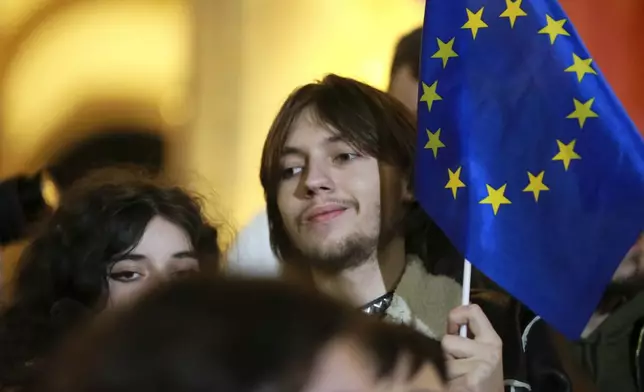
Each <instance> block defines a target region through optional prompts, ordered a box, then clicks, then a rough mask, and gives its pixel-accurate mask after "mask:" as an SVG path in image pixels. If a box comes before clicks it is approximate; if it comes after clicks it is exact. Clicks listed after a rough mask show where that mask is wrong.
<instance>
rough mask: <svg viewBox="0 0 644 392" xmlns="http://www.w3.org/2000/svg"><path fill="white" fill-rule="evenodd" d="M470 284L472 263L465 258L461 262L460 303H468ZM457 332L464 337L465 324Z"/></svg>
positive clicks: (465, 332)
mask: <svg viewBox="0 0 644 392" xmlns="http://www.w3.org/2000/svg"><path fill="white" fill-rule="evenodd" d="M471 286H472V264H470V262H469V261H468V260H467V259H465V261H464V263H463V289H462V292H461V305H469V304H470V288H471ZM459 334H460V335H461V336H462V337H464V338H466V337H467V325H466V324H464V325H461V328H460V330H459Z"/></svg>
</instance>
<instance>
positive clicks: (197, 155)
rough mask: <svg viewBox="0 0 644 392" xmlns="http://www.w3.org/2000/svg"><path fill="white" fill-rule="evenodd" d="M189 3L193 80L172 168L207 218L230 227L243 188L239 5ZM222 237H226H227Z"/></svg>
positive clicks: (214, 0) (225, 0)
mask: <svg viewBox="0 0 644 392" xmlns="http://www.w3.org/2000/svg"><path fill="white" fill-rule="evenodd" d="M193 1H194V18H195V23H194V26H195V35H194V76H193V80H192V82H191V86H190V88H191V94H190V96H189V98H188V103H187V105H188V110H189V111H190V113H191V116H192V120H191V121H190V123H189V124H188V126H187V129H186V130H185V132H182V133H180V134H179V137H178V138H177V141H176V142H175V151H174V154H173V161H174V165H173V166H175V167H179V168H180V170H182V171H183V175H182V177H183V179H184V181H186V183H187V184H188V185H189V186H191V187H193V188H194V189H196V190H197V191H198V192H199V193H201V194H202V195H203V196H204V197H205V198H206V201H207V212H208V213H209V215H210V216H211V217H212V218H214V220H215V221H219V220H221V219H222V218H223V219H224V220H226V221H228V223H230V224H231V226H236V222H235V219H234V210H235V199H236V196H237V194H238V193H239V192H240V191H239V189H240V187H241V186H243V184H239V183H238V181H237V178H236V177H237V176H236V170H235V168H236V165H237V161H238V159H239V157H238V143H239V110H240V102H239V100H240V99H239V88H240V74H241V28H242V23H241V22H242V18H241V16H242V15H241V14H242V6H241V4H242V3H241V1H237V0H193ZM179 139H180V140H179ZM223 234H224V237H230V235H231V234H232V231H231V230H229V232H227V233H223ZM223 240H224V242H227V241H229V240H230V238H223Z"/></svg>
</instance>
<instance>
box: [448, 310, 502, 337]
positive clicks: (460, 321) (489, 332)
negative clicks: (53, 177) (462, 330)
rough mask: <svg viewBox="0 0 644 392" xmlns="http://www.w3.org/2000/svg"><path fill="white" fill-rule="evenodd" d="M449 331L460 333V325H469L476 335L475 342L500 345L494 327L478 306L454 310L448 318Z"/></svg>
mask: <svg viewBox="0 0 644 392" xmlns="http://www.w3.org/2000/svg"><path fill="white" fill-rule="evenodd" d="M448 322H449V324H448V328H447V329H448V331H449V332H450V334H452V335H453V334H456V333H458V327H459V326H460V325H467V326H468V327H469V329H470V331H471V332H472V334H473V335H474V340H477V341H480V342H486V343H500V341H501V339H500V338H499V335H497V333H496V331H495V330H494V327H492V324H491V323H490V320H488V318H487V316H486V315H485V313H483V310H481V308H480V307H479V306H478V305H465V306H459V307H458V308H455V309H453V310H452V311H451V312H450V313H449V317H448Z"/></svg>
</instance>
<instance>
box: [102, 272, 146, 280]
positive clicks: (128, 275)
mask: <svg viewBox="0 0 644 392" xmlns="http://www.w3.org/2000/svg"><path fill="white" fill-rule="evenodd" d="M109 277H110V279H112V280H115V281H117V282H133V281H135V280H137V279H139V278H140V277H141V274H140V273H138V272H134V271H120V272H111V273H110V275H109Z"/></svg>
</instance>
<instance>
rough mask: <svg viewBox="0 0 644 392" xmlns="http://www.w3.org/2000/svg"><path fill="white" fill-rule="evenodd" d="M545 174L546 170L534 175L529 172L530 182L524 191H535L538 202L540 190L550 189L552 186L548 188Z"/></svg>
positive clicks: (535, 199) (535, 198)
mask: <svg viewBox="0 0 644 392" xmlns="http://www.w3.org/2000/svg"><path fill="white" fill-rule="evenodd" d="M544 174H545V170H543V171H541V173H539V174H537V175H536V176H533V175H532V173H530V172H528V181H530V183H529V184H528V186H527V187H525V189H524V190H523V191H524V192H532V193H534V201H537V202H538V201H539V192H541V191H549V190H550V188H548V186H547V185H546V184H544V183H543V175H544Z"/></svg>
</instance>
